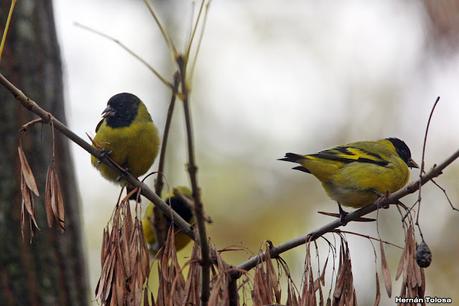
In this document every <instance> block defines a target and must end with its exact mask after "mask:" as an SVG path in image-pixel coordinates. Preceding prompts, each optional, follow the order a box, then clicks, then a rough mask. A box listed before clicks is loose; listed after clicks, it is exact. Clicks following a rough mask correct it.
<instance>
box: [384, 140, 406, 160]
mask: <svg viewBox="0 0 459 306" xmlns="http://www.w3.org/2000/svg"><path fill="white" fill-rule="evenodd" d="M386 139H387V140H389V141H390V142H392V144H393V145H394V147H395V150H396V151H397V154H398V155H399V156H400V158H401V159H402V160H403V161H404V162H405V163H408V162H409V160H410V159H411V151H410V148H408V146H407V145H406V143H405V142H404V141H403V140H400V139H398V138H393V137H389V138H386Z"/></svg>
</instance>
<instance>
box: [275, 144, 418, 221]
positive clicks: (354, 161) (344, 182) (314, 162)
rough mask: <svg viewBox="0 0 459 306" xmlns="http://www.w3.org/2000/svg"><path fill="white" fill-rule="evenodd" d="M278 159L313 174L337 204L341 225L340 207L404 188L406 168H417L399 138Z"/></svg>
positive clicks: (362, 203)
mask: <svg viewBox="0 0 459 306" xmlns="http://www.w3.org/2000/svg"><path fill="white" fill-rule="evenodd" d="M280 160H283V161H288V162H293V163H297V164H299V166H296V167H294V168H293V169H295V170H299V171H302V172H305V173H310V174H312V175H314V176H315V177H316V178H317V179H318V180H319V181H320V182H321V183H322V186H323V188H324V189H325V191H326V192H327V194H328V196H329V197H330V198H332V199H333V200H335V201H336V202H337V203H338V207H339V216H340V218H341V221H342V222H343V223H345V222H344V218H345V216H346V214H347V213H346V212H345V211H344V210H343V209H342V207H341V205H343V206H350V207H353V208H360V207H364V206H366V205H369V204H371V203H373V202H374V201H375V200H376V199H377V198H378V197H380V196H382V195H386V194H388V193H392V192H395V191H397V190H399V189H401V188H402V187H403V186H405V184H406V183H407V181H408V179H409V177H410V172H409V169H408V167H410V168H419V167H418V165H417V164H416V162H415V161H414V160H413V159H412V158H411V151H410V149H409V148H408V146H407V145H406V143H405V142H404V141H402V140H400V139H398V138H385V139H381V140H378V141H359V142H354V143H349V144H346V145H340V146H336V147H334V148H331V149H327V150H323V151H320V152H318V153H314V154H306V155H300V154H295V153H286V154H285V157H284V158H281V159H280Z"/></svg>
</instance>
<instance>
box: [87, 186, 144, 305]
mask: <svg viewBox="0 0 459 306" xmlns="http://www.w3.org/2000/svg"><path fill="white" fill-rule="evenodd" d="M129 196H130V195H127V196H126V197H125V198H124V199H123V200H122V201H121V202H119V203H118V204H117V205H116V208H115V211H114V213H113V216H112V219H111V226H107V227H106V228H105V229H104V234H103V240H102V254H101V259H102V262H101V264H102V271H101V276H100V278H99V281H98V283H97V286H96V298H97V299H98V300H99V301H100V303H101V305H103V306H104V305H107V306H115V305H118V306H137V305H141V300H142V296H143V294H144V291H143V286H144V284H145V281H146V279H147V278H148V274H149V272H150V264H149V253H148V250H147V247H146V243H145V241H144V237H143V233H142V225H141V222H140V220H139V219H138V218H137V216H135V217H133V216H132V214H131V208H130V206H129ZM136 205H138V204H136Z"/></svg>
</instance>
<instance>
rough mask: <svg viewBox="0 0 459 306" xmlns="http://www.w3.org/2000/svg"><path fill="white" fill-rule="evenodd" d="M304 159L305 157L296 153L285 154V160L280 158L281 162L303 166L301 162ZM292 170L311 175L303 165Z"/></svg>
mask: <svg viewBox="0 0 459 306" xmlns="http://www.w3.org/2000/svg"><path fill="white" fill-rule="evenodd" d="M304 159H305V156H304V155H300V154H296V153H285V157H284V158H279V160H283V161H288V162H292V163H298V164H302V163H301V161H302V160H304ZM292 169H294V170H298V171H302V172H306V173H311V172H310V171H309V170H308V169H307V168H305V167H304V166H303V165H301V166H296V167H293V168H292Z"/></svg>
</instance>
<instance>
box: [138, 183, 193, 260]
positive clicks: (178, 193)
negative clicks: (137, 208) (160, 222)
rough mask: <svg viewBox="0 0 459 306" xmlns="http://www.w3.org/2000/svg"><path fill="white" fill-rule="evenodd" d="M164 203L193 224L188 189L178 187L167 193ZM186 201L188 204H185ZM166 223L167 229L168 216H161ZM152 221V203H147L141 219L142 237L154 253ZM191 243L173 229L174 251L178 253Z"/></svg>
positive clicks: (177, 230) (154, 241) (154, 240)
mask: <svg viewBox="0 0 459 306" xmlns="http://www.w3.org/2000/svg"><path fill="white" fill-rule="evenodd" d="M163 199H164V202H165V203H166V204H167V205H170V207H171V208H172V209H173V210H174V211H175V212H176V213H177V214H178V215H179V216H180V217H182V218H183V220H185V221H186V222H188V223H190V224H191V225H193V224H194V214H193V209H192V207H191V206H190V204H189V203H193V202H192V201H193V198H192V193H191V190H190V189H189V188H188V187H184V186H178V187H175V188H173V189H172V191H171V192H169V193H167V194H166V195H165V196H164V197H163ZM187 200H188V202H187ZM163 216H164V220H165V223H166V228H169V227H170V226H171V225H172V222H171V218H170V216H167V215H163ZM153 219H154V206H153V204H152V203H148V205H147V208H146V209H145V213H144V215H143V218H142V229H143V236H144V238H145V241H146V242H147V243H148V244H149V245H150V246H151V248H150V249H151V250H152V252H153V253H155V252H156V250H157V249H158V246H157V245H156V242H157V239H156V233H155V229H154V227H153ZM190 241H191V238H190V237H188V236H187V235H186V234H185V233H183V232H181V231H180V230H179V229H175V249H176V250H177V251H180V250H181V249H183V248H184V247H185V246H187V245H188V243H189V242H190Z"/></svg>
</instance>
